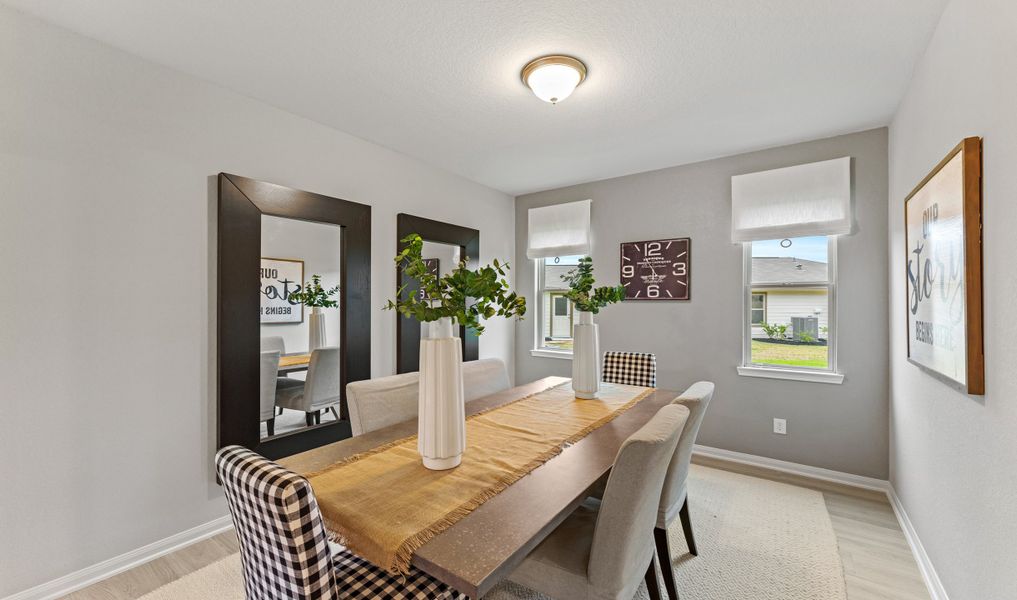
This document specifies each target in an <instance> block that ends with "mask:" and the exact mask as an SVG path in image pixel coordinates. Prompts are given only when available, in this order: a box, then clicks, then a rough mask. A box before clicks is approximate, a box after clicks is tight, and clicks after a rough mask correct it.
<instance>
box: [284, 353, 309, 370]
mask: <svg viewBox="0 0 1017 600" xmlns="http://www.w3.org/2000/svg"><path fill="white" fill-rule="evenodd" d="M310 364H311V355H310V353H306V352H303V353H294V354H283V355H282V356H280V357H279V375H286V374H288V373H296V372H298V371H306V370H307V367H308V365H310Z"/></svg>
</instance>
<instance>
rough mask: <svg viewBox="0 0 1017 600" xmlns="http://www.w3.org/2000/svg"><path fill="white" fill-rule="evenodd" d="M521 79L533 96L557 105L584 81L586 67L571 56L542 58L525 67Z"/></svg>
mask: <svg viewBox="0 0 1017 600" xmlns="http://www.w3.org/2000/svg"><path fill="white" fill-rule="evenodd" d="M522 77H523V82H524V83H525V84H526V85H527V86H528V87H529V88H530V89H531V90H532V91H533V94H534V95H535V96H537V97H538V98H540V99H541V100H543V101H544V102H550V103H551V104H557V103H559V102H561V101H562V100H564V99H565V98H568V97H569V96H571V95H572V92H573V91H575V89H576V87H577V86H578V85H579V84H580V83H582V82H583V80H584V79H586V65H584V64H583V63H582V62H580V61H579V60H577V59H575V58H572V57H571V56H544V57H542V58H538V59H536V60H534V61H532V62H530V64H528V65H526V67H524V68H523V73H522Z"/></svg>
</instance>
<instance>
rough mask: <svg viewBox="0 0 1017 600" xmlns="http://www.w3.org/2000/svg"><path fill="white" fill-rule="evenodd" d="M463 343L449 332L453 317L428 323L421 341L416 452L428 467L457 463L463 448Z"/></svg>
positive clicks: (444, 466)
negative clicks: (426, 334) (427, 331)
mask: <svg viewBox="0 0 1017 600" xmlns="http://www.w3.org/2000/svg"><path fill="white" fill-rule="evenodd" d="M464 398H465V396H464V394H463V346H462V342H461V341H460V339H459V338H457V337H453V335H452V319H451V318H448V317H445V318H442V319H439V320H437V321H435V322H433V323H431V324H430V334H429V336H428V337H426V338H423V339H421V340H420V396H419V407H418V408H419V412H418V413H417V414H418V417H417V451H418V452H420V456H421V457H422V458H423V461H424V466H425V467H427V468H428V469H433V470H435V471H441V470H444V469H451V468H453V467H457V466H459V463H460V462H461V461H462V458H463V450H465V449H466V406H465V403H464Z"/></svg>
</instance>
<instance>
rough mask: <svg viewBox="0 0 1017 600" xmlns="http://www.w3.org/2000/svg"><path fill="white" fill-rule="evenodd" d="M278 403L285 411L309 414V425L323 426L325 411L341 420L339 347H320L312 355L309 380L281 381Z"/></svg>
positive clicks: (278, 385) (308, 371) (277, 391)
mask: <svg viewBox="0 0 1017 600" xmlns="http://www.w3.org/2000/svg"><path fill="white" fill-rule="evenodd" d="M277 382H278V383H277V389H276V394H275V403H276V404H278V405H279V406H282V407H283V408H289V409H292V410H300V411H303V412H304V413H306V415H307V424H308V425H313V424H315V423H321V411H323V410H331V411H332V414H333V415H335V418H336V419H337V420H338V419H339V415H338V414H337V413H336V410H335V407H336V405H338V404H339V391H340V389H341V388H340V387H339V348H335V347H333V348H319V349H317V350H315V351H314V352H312V353H311V362H310V364H309V365H308V367H307V379H305V380H304V381H300V380H299V379H285V378H279V379H278V380H277Z"/></svg>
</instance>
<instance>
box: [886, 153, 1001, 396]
mask: <svg viewBox="0 0 1017 600" xmlns="http://www.w3.org/2000/svg"><path fill="white" fill-rule="evenodd" d="M981 228H982V141H981V138H977V137H972V138H967V139H965V140H964V141H963V142H961V143H960V144H959V145H958V146H957V147H956V148H954V149H953V150H952V151H951V152H950V153H949V154H948V155H947V156H946V158H944V159H943V160H942V161H941V162H940V163H939V164H938V165H936V168H935V169H933V170H932V172H931V173H929V175H928V176H927V177H926V178H925V179H923V180H922V182H921V183H919V184H918V186H917V187H916V188H915V189H914V191H912V192H911V193H910V194H909V195H908V197H907V198H906V199H905V200H904V233H905V243H906V244H907V258H906V265H905V267H906V268H905V276H906V278H907V284H906V289H907V335H908V338H907V339H908V345H907V352H908V360H909V361H911V362H912V363H914V364H916V365H918V366H919V367H921V368H923V369H925V370H927V371H929V372H931V373H933V374H935V375H937V376H939V377H940V378H943V379H945V380H947V381H948V382H950V383H952V384H953V385H955V386H956V387H958V388H960V389H962V390H964V391H965V392H967V393H968V394H974V395H980V394H984V393H985V373H984V368H985V367H984V356H983V354H982V352H983V351H982V235H981Z"/></svg>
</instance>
